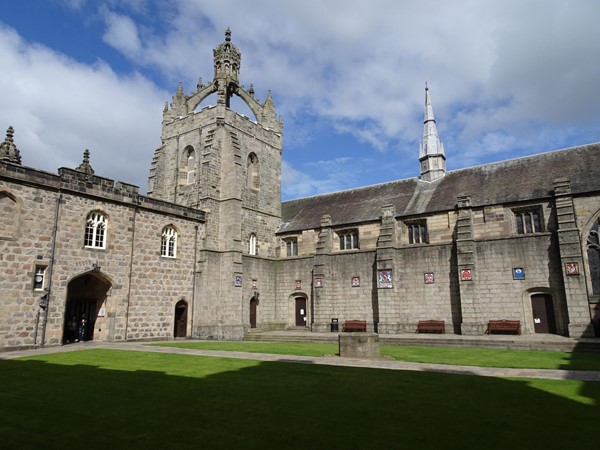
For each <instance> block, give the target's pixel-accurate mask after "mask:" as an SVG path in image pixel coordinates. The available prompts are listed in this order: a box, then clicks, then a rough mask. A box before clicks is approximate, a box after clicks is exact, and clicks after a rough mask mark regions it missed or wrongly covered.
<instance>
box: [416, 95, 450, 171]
mask: <svg viewBox="0 0 600 450" xmlns="http://www.w3.org/2000/svg"><path fill="white" fill-rule="evenodd" d="M419 161H420V163H421V179H422V180H424V181H434V180H437V179H438V178H441V177H443V176H444V174H445V173H446V155H445V154H444V146H443V145H442V141H441V140H440V137H439V136H438V132H437V126H436V124H435V117H434V116H433V107H432V106H431V98H430V97H429V88H428V87H427V83H425V117H424V120H423V142H422V143H421V150H420V151H419Z"/></svg>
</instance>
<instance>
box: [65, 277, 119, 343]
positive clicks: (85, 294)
mask: <svg viewBox="0 0 600 450" xmlns="http://www.w3.org/2000/svg"><path fill="white" fill-rule="evenodd" d="M110 288H111V284H110V282H108V281H107V280H106V279H105V278H104V277H103V276H101V275H100V274H99V273H97V272H88V273H86V274H83V275H80V276H78V277H76V278H74V279H73V280H71V281H70V282H69V284H68V286H67V303H66V305H65V316H64V325H63V343H71V342H75V341H76V340H84V341H91V340H93V339H94V328H95V325H96V319H97V317H98V311H99V310H100V307H101V306H102V304H103V303H104V300H105V299H106V294H107V293H108V290H109V289H110ZM82 319H85V326H84V327H82V329H81V332H82V334H81V336H80V335H79V334H80V325H81V323H82ZM74 322H75V323H76V324H77V325H74V324H73V323H74Z"/></svg>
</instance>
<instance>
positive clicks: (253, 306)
mask: <svg viewBox="0 0 600 450" xmlns="http://www.w3.org/2000/svg"><path fill="white" fill-rule="evenodd" d="M257 306H258V296H257V295H254V297H252V298H251V299H250V328H256V309H257V308H256V307H257Z"/></svg>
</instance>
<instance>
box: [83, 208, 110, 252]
mask: <svg viewBox="0 0 600 450" xmlns="http://www.w3.org/2000/svg"><path fill="white" fill-rule="evenodd" d="M106 228H107V220H106V217H105V216H104V215H103V214H102V213H99V212H92V213H90V214H89V215H88V216H87V220H86V225H85V237H84V245H85V247H88V248H101V249H104V248H106Z"/></svg>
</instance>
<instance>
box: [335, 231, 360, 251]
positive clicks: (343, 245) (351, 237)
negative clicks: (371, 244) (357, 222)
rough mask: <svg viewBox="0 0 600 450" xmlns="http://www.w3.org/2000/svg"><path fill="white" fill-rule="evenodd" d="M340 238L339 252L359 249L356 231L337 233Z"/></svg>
mask: <svg viewBox="0 0 600 450" xmlns="http://www.w3.org/2000/svg"><path fill="white" fill-rule="evenodd" d="M338 236H339V237H340V250H352V249H355V248H359V243H358V230H344V231H338Z"/></svg>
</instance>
